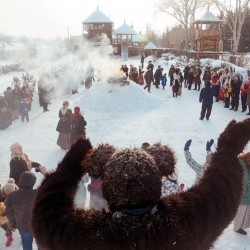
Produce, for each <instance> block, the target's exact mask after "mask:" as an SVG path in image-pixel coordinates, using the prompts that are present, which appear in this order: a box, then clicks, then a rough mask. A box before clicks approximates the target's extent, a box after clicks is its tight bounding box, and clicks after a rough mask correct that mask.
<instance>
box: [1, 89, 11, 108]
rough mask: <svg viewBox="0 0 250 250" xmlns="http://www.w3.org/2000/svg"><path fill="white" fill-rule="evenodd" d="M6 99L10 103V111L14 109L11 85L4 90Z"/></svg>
mask: <svg viewBox="0 0 250 250" xmlns="http://www.w3.org/2000/svg"><path fill="white" fill-rule="evenodd" d="M3 94H4V99H5V101H6V102H7V104H8V107H9V110H10V112H11V111H12V90H11V87H8V88H7V90H6V91H4V93H3Z"/></svg>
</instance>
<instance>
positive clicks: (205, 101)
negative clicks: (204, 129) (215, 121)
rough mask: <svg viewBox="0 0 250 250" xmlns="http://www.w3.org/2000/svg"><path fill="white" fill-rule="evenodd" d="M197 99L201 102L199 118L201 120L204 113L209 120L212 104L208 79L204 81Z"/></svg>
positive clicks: (211, 93)
mask: <svg viewBox="0 0 250 250" xmlns="http://www.w3.org/2000/svg"><path fill="white" fill-rule="evenodd" d="M199 101H200V102H202V108H201V117H200V120H203V119H204V117H205V115H206V118H207V120H209V117H210V115H211V111H212V106H213V89H212V88H211V82H210V81H207V82H206V83H205V87H204V88H202V90H201V92H200V99H199Z"/></svg>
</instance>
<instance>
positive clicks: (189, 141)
mask: <svg viewBox="0 0 250 250" xmlns="http://www.w3.org/2000/svg"><path fill="white" fill-rule="evenodd" d="M191 143H192V140H191V139H190V140H188V141H187V142H186V144H185V146H184V151H187V150H189V147H190V145H191Z"/></svg>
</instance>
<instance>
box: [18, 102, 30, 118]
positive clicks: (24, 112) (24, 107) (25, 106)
mask: <svg viewBox="0 0 250 250" xmlns="http://www.w3.org/2000/svg"><path fill="white" fill-rule="evenodd" d="M19 111H20V113H21V116H22V119H21V120H22V122H23V121H24V118H26V121H27V122H28V121H29V114H28V112H29V99H28V98H25V99H23V100H21V102H20V104H19Z"/></svg>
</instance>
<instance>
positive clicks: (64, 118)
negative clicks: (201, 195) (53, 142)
mask: <svg viewBox="0 0 250 250" xmlns="http://www.w3.org/2000/svg"><path fill="white" fill-rule="evenodd" d="M68 107H69V102H68V101H67V100H65V101H64V102H63V106H62V107H61V109H60V110H59V118H60V120H59V122H58V124H57V127H56V131H57V132H59V135H58V139H57V145H58V146H60V147H61V149H65V150H67V149H69V148H70V145H71V144H70V135H71V124H70V116H71V115H72V111H71V109H69V108H68Z"/></svg>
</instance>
